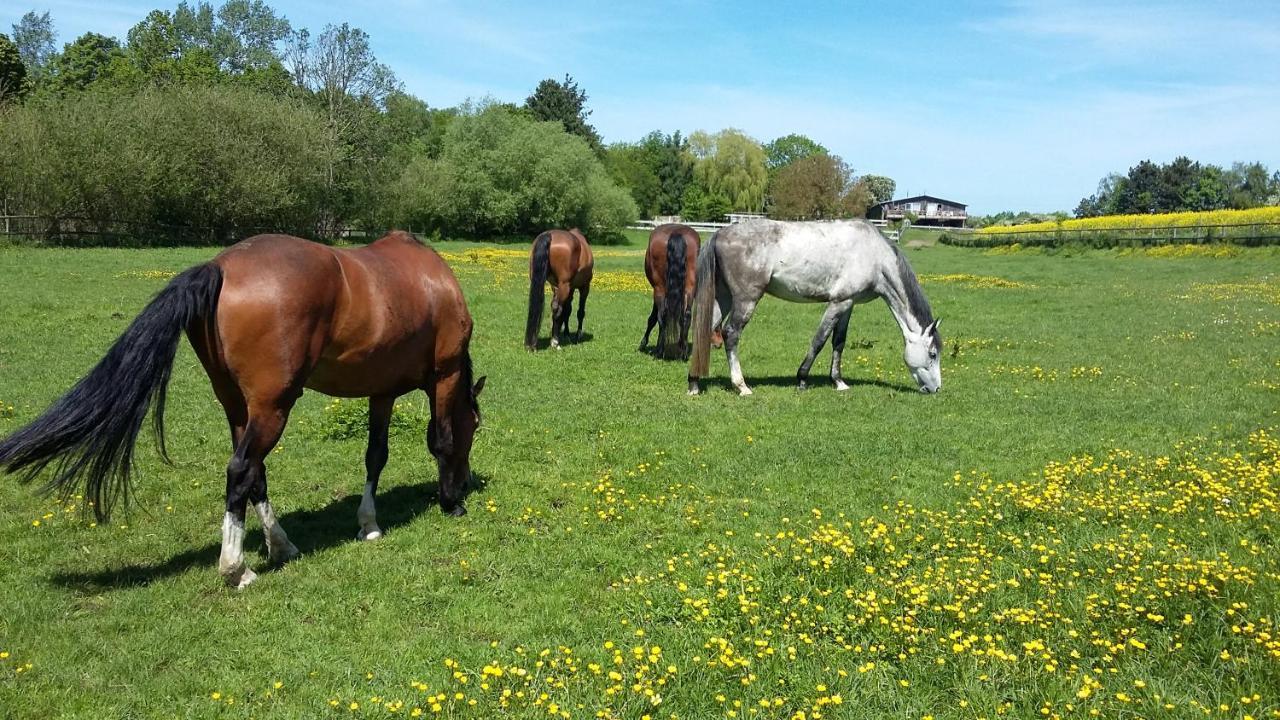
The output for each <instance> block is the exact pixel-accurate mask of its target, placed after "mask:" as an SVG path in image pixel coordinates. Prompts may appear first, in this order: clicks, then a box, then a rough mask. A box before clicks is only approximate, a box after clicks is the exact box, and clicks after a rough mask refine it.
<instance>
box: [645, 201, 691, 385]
mask: <svg viewBox="0 0 1280 720" xmlns="http://www.w3.org/2000/svg"><path fill="white" fill-rule="evenodd" d="M700 242H701V238H699V237H698V233H697V231H696V230H694V229H693V228H691V227H689V226H688V225H680V224H678V223H668V224H666V225H659V226H658V227H656V228H654V229H653V232H651V233H649V250H648V252H646V253H645V256H644V274H645V275H646V276H648V278H649V284H650V285H652V286H653V310H651V311H650V312H649V324H648V326H647V327H646V328H645V329H644V338H643V339H642V340H641V341H640V351H641V352H643V351H644V349H645V347H647V346H648V345H649V334H650V333H652V332H653V326H654V325H655V324H657V325H658V347H657V354H658V357H660V358H663V359H667V358H672V357H678V358H680V359H687V358H688V357H689V319H690V317H691V312H692V310H693V291H694V286H695V285H696V284H697V279H698V276H697V264H698V245H699V243H700ZM659 321H660V322H659Z"/></svg>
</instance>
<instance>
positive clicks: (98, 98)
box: [0, 0, 893, 243]
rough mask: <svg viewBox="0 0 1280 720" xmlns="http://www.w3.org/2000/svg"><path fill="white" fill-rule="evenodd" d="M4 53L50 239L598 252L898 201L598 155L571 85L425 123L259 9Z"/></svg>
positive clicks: (811, 182) (11, 203)
mask: <svg viewBox="0 0 1280 720" xmlns="http://www.w3.org/2000/svg"><path fill="white" fill-rule="evenodd" d="M12 31H13V32H12V35H11V36H6V35H3V34H0V157H4V158H5V162H4V163H0V199H2V200H3V203H4V204H3V211H4V214H7V215H30V216H37V217H40V218H42V219H44V220H46V221H47V223H48V224H47V227H46V228H44V229H43V230H42V232H43V233H44V234H46V235H47V237H49V238H55V237H57V236H58V234H59V233H60V232H65V231H67V230H68V229H74V230H76V231H91V232H98V233H101V235H98V236H95V237H96V238H97V239H95V240H93V242H101V241H103V238H107V237H128V239H130V240H132V241H137V242H166V241H168V242H173V241H179V242H211V243H226V242H230V241H233V240H235V239H238V238H239V237H243V236H244V235H246V234H250V233H251V232H257V231H262V230H265V229H272V230H279V231H284V232H292V233H296V234H299V235H304V236H308V237H316V238H331V237H334V236H336V235H338V234H340V233H342V232H344V231H348V230H357V231H359V230H364V231H368V232H379V231H381V230H383V229H385V228H387V227H391V226H396V227H408V228H411V229H414V230H416V231H419V232H425V233H429V234H430V233H434V234H438V235H442V236H448V237H475V238H482V237H483V238H491V237H504V236H506V237H510V236H522V235H527V234H529V233H533V232H536V231H538V230H541V229H543V228H545V227H548V226H575V225H576V226H580V227H584V228H588V229H589V230H590V231H591V232H592V233H593V234H595V235H597V236H604V237H607V236H609V235H614V236H616V235H617V231H618V230H619V229H620V228H621V227H623V226H625V225H626V224H628V223H630V222H633V221H634V220H635V219H636V218H637V217H642V216H643V217H652V216H656V215H682V216H683V217H685V218H686V219H689V220H719V219H721V218H723V216H724V215H725V214H726V213H727V212H730V211H735V210H736V211H748V212H763V211H768V212H769V213H770V214H771V215H773V216H775V217H784V218H796V219H817V218H833V217H850V216H857V215H861V214H863V213H864V212H865V209H866V207H867V206H868V205H869V204H871V203H872V202H876V201H879V200H887V199H889V197H890V196H891V195H892V192H893V181H892V180H890V179H889V178H884V177H875V176H866V177H861V178H858V177H855V176H854V174H853V171H852V169H851V168H850V167H849V166H848V165H847V164H846V163H845V162H844V161H843V160H842V159H840V158H839V157H837V156H835V155H833V154H831V153H830V152H828V151H827V150H826V148H824V147H822V146H821V145H819V144H818V143H816V142H814V141H813V140H810V139H809V138H805V137H803V136H799V135H789V136H786V137H782V138H778V139H776V140H774V141H772V142H770V143H767V144H761V143H759V142H758V141H756V140H754V139H753V138H750V137H749V136H747V135H746V134H744V133H742V132H741V131H738V130H734V129H726V130H722V131H719V132H716V133H708V132H703V131H698V132H694V133H692V134H690V135H687V136H685V135H682V134H681V133H680V132H678V131H677V132H674V133H670V134H668V133H664V132H662V131H654V132H652V133H650V134H648V135H646V136H645V137H643V138H641V139H640V140H639V141H637V142H633V143H627V142H622V143H613V144H606V143H605V142H604V140H603V139H602V138H601V136H600V134H599V133H598V132H597V131H596V129H595V128H594V127H593V126H592V125H591V124H590V115H591V111H590V110H589V108H588V107H587V101H588V96H587V94H586V92H585V91H584V90H583V89H582V88H580V87H579V86H578V85H577V83H576V82H575V81H574V80H573V78H572V77H570V76H567V75H566V76H565V77H564V78H563V79H562V80H557V79H547V80H544V81H542V82H541V83H539V84H538V86H537V87H536V88H534V89H533V91H532V92H531V93H530V95H529V96H528V97H527V98H526V99H525V101H524V102H523V103H522V104H513V103H503V102H498V101H495V100H492V99H484V100H481V101H476V102H472V101H468V102H467V103H464V104H462V105H460V106H457V107H448V108H436V107H431V106H429V105H428V104H427V103H426V102H425V101H424V100H422V99H420V98H417V97H415V96H413V95H412V94H410V93H408V92H406V91H405V90H404V88H403V86H402V84H401V83H400V81H399V80H398V79H397V77H396V75H395V72H394V71H393V70H392V69H391V68H390V67H388V66H387V65H386V64H384V63H382V62H381V61H379V59H378V58H377V57H376V56H375V54H374V52H373V50H372V48H371V45H370V39H369V36H368V35H367V34H366V33H365V32H364V31H362V30H360V29H359V28H356V27H353V26H351V25H349V24H347V23H343V24H340V25H329V26H326V27H324V28H323V29H322V30H321V31H319V32H317V33H312V32H311V31H310V30H308V29H304V28H294V27H293V26H292V25H291V24H290V23H289V21H288V20H287V19H286V18H285V17H283V16H282V15H280V14H279V13H277V12H276V11H275V10H274V9H272V8H271V7H270V6H269V5H267V4H266V3H265V2H263V1H262V0H225V2H223V4H222V5H220V6H214V5H212V4H210V3H207V2H195V3H194V4H193V3H190V2H187V1H186V0H184V1H183V2H181V3H179V4H178V6H177V7H176V8H175V9H173V10H163V9H157V10H153V11H151V12H150V13H148V14H147V15H146V17H144V18H143V19H141V20H140V21H139V22H138V23H137V24H135V25H134V26H133V27H132V28H131V29H130V30H129V31H128V33H127V34H126V36H125V37H124V38H123V39H119V38H115V37H110V36H107V35H103V34H100V33H95V32H87V33H85V34H83V35H81V36H80V37H78V38H76V39H75V40H73V41H71V42H68V43H65V44H64V45H63V46H62V47H61V49H58V48H57V33H56V30H55V27H54V22H53V19H52V18H51V16H50V14H49V13H48V12H45V13H36V12H30V13H27V14H26V15H25V16H23V17H22V19H21V20H20V21H19V22H18V23H16V24H15V25H13V27H12Z"/></svg>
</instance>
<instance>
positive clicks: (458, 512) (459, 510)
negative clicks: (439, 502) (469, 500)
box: [445, 503, 467, 517]
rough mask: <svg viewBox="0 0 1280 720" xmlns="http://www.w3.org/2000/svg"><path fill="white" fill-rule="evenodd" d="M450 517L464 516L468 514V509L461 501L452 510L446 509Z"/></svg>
mask: <svg viewBox="0 0 1280 720" xmlns="http://www.w3.org/2000/svg"><path fill="white" fill-rule="evenodd" d="M445 513H446V514H448V515H449V517H462V516H463V515H466V514H467V509H466V508H465V507H463V506H462V504H461V503H459V504H457V505H454V506H453V509H452V510H445Z"/></svg>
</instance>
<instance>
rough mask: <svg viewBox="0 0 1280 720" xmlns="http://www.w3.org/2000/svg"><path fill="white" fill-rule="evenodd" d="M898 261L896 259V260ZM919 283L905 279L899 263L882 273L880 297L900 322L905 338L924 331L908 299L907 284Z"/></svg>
mask: <svg viewBox="0 0 1280 720" xmlns="http://www.w3.org/2000/svg"><path fill="white" fill-rule="evenodd" d="M895 259H896V258H895ZM909 282H918V281H916V280H915V278H912V277H904V276H903V274H902V273H901V272H899V271H898V268H897V263H896V262H895V263H892V264H890V265H889V267H888V268H885V270H884V271H883V272H881V273H880V288H879V289H878V291H879V293H880V297H882V298H884V301H885V304H887V305H888V306H889V312H891V313H893V318H894V319H895V320H897V321H898V327H899V328H900V329H901V330H902V334H903V335H904V336H905V335H906V334H907V333H908V332H914V333H919V332H921V331H922V330H924V325H923V324H921V322H920V319H919V318H917V317H916V316H915V314H914V313H912V312H911V301H910V300H909V299H908V298H907V292H908V289H907V283H909Z"/></svg>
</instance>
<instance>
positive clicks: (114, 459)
mask: <svg viewBox="0 0 1280 720" xmlns="http://www.w3.org/2000/svg"><path fill="white" fill-rule="evenodd" d="M183 330H186V333H187V337H188V339H189V340H190V341H191V346H192V347H193V348H194V349H195V352H196V355H198V356H199V358H200V362H201V363H202V364H203V365H204V368H205V371H206V372H207V373H208V375H209V380H210V381H211V382H212V383H213V391H214V394H215V395H216V396H217V398H218V400H219V402H221V403H222V407H223V409H224V410H226V414H227V422H228V423H229V424H230V426H231V443H232V447H233V448H234V453H233V454H232V456H231V461H230V463H229V464H228V465H227V502H226V516H225V518H224V520H223V524H222V555H221V557H220V559H219V561H218V569H219V571H220V572H221V573H222V576H223V578H224V579H225V580H226V582H227V584H228V585H232V586H234V587H244V586H245V585H247V584H249V583H250V582H252V581H253V579H254V577H255V574H254V572H253V571H252V570H250V569H249V568H248V567H247V566H246V565H245V561H244V551H243V543H244V532H245V530H244V520H245V510H246V507H247V504H248V503H252V504H253V506H254V509H255V510H256V511H257V514H258V518H259V519H260V520H261V521H262V526H263V534H264V535H265V536H266V541H267V552H268V555H269V557H270V559H271V561H272V562H274V563H279V562H284V561H286V560H289V559H290V558H292V557H293V556H295V555H297V553H298V550H297V548H295V547H294V546H293V544H292V543H291V542H289V539H288V537H287V536H286V535H285V532H284V530H283V529H282V528H281V527H280V525H279V523H278V522H276V517H275V513H274V511H273V510H272V509H271V503H270V501H269V500H268V499H267V470H266V466H265V464H264V460H265V459H266V457H267V454H268V453H269V452H271V449H272V448H273V447H275V444H276V442H277V441H278V440H279V439H280V434H281V433H282V432H283V431H284V426H285V422H286V421H287V420H288V418H289V411H290V410H291V409H292V408H293V404H294V402H295V401H297V399H298V397H299V396H301V395H302V390H303V388H311V389H313V390H318V391H320V392H322V393H325V394H328V395H335V396H339V397H368V398H369V447H368V450H367V451H366V453H365V469H366V471H367V477H366V482H365V487H364V497H363V499H362V500H361V502H360V508H359V510H358V511H357V520H358V522H359V524H360V532H359V535H358V537H359V538H360V539H362V540H374V539H377V538H379V537H381V536H382V531H381V530H380V529H379V528H378V525H377V522H376V519H375V515H374V500H373V498H374V493H375V492H376V491H377V488H378V476H379V475H380V474H381V472H382V468H383V466H384V465H385V464H386V461H387V429H388V424H389V422H390V419H391V409H392V405H393V404H394V402H395V399H396V397H398V396H400V395H403V394H404V393H407V392H410V391H413V390H417V389H422V390H425V391H426V393H427V395H428V397H429V398H430V405H431V422H430V425H429V427H428V429H427V447H428V448H429V449H430V451H431V454H432V455H434V456H435V458H436V462H437V464H438V466H439V472H440V484H439V500H440V506H441V507H442V508H443V509H444V510H445V511H446V512H449V513H450V514H453V515H461V514H463V513H464V512H466V511H465V509H464V508H463V506H462V496H463V492H464V490H465V487H466V483H467V481H468V479H469V478H470V454H471V443H472V439H473V437H474V435H475V431H476V427H477V426H478V424H479V422H480V415H479V407H478V405H477V403H476V398H477V396H478V395H479V394H480V390H481V388H482V387H483V386H484V378H481V379H480V381H479V382H477V383H475V384H474V385H473V384H472V378H471V355H470V352H469V349H468V348H469V345H470V341H471V316H470V314H468V312H467V307H466V302H465V301H464V300H463V297H462V291H461V290H460V289H459V287H458V281H457V280H456V279H455V278H454V276H453V273H452V272H451V271H450V270H449V267H448V266H447V265H445V263H444V261H443V260H441V259H440V256H439V255H437V254H436V253H435V251H434V250H432V249H430V248H428V247H427V246H425V245H423V244H422V243H420V242H418V240H417V238H415V237H414V236H413V235H410V234H409V233H405V232H393V233H391V234H389V235H387V236H386V237H384V238H382V239H381V240H378V241H377V242H375V243H373V244H372V245H369V246H368V247H363V248H357V249H352V250H337V249H334V248H331V247H327V246H325V245H320V244H317V243H313V242H309V241H307V240H301V239H299V238H295V237H289V236H287V235H259V236H257V237H252V238H249V239H247V240H245V241H243V242H241V243H239V244H237V245H234V246H232V247H230V248H228V249H227V250H226V251H224V252H223V253H221V254H220V255H218V256H217V257H215V258H214V259H213V260H211V261H209V262H208V263H205V264H203V265H197V266H196V267H193V268H190V269H188V270H186V271H185V272H183V273H181V274H180V275H178V276H177V277H176V278H174V279H173V280H172V281H171V282H170V283H169V285H168V286H167V287H165V288H164V289H163V290H161V291H160V293H159V294H158V295H156V297H155V298H154V299H153V300H152V301H151V303H150V304H148V305H147V307H146V308H145V309H144V310H143V311H142V313H141V314H140V315H138V317H137V318H136V319H135V320H134V321H133V323H132V324H131V325H130V326H129V328H128V329H127V330H125V332H124V334H123V335H121V336H120V338H119V339H118V340H116V342H115V344H114V345H112V346H111V349H110V350H108V351H107V354H106V357H104V358H103V359H102V360H101V361H100V362H99V363H98V365H97V366H96V367H94V368H93V369H92V370H91V371H89V374H88V375H86V376H85V377H84V379H82V380H81V381H80V382H79V383H77V384H76V386H75V387H74V388H72V389H71V390H70V391H69V392H67V394H66V395H64V396H63V397H62V398H61V399H60V400H58V402H57V403H55V404H54V405H53V407H51V408H49V409H48V410H46V411H45V413H44V414H43V415H41V416H40V417H39V418H37V419H36V420H35V421H34V422H32V423H31V424H30V425H27V426H26V427H24V428H22V429H21V430H18V431H17V432H15V433H14V434H13V435H11V436H9V437H8V438H7V439H5V440H4V442H2V443H0V467H2V468H3V469H4V470H5V471H6V472H18V471H21V472H23V473H24V474H25V477H26V478H27V479H31V478H32V477H34V476H35V475H36V474H37V473H39V472H40V471H41V470H43V469H44V468H46V467H48V466H52V469H53V473H54V474H53V479H52V480H50V481H49V483H48V485H47V488H48V489H56V490H58V491H60V492H62V493H63V494H64V495H65V494H70V493H72V492H76V491H77V489H78V488H79V487H80V486H81V484H82V483H83V487H84V497H85V498H86V500H87V501H89V502H92V505H93V509H94V512H95V513H96V514H97V516H98V518H99V519H100V520H105V519H106V518H108V517H109V516H110V513H111V510H112V507H113V506H114V505H115V503H116V501H118V500H124V501H127V500H128V494H129V475H130V471H131V469H132V454H133V447H134V443H135V441H136V440H137V436H138V431H139V429H140V428H141V426H142V421H143V419H144V418H145V416H146V413H147V407H148V406H149V405H151V404H152V402H153V401H154V404H155V411H154V414H153V419H154V422H155V429H156V435H157V440H158V441H159V445H160V451H161V454H162V455H164V402H165V391H166V388H167V386H168V382H169V373H170V370H171V368H172V366H173V359H174V353H175V352H176V350H177V345H178V339H179V336H180V335H181V334H182V332H183ZM165 459H166V460H167V455H166V456H165Z"/></svg>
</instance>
